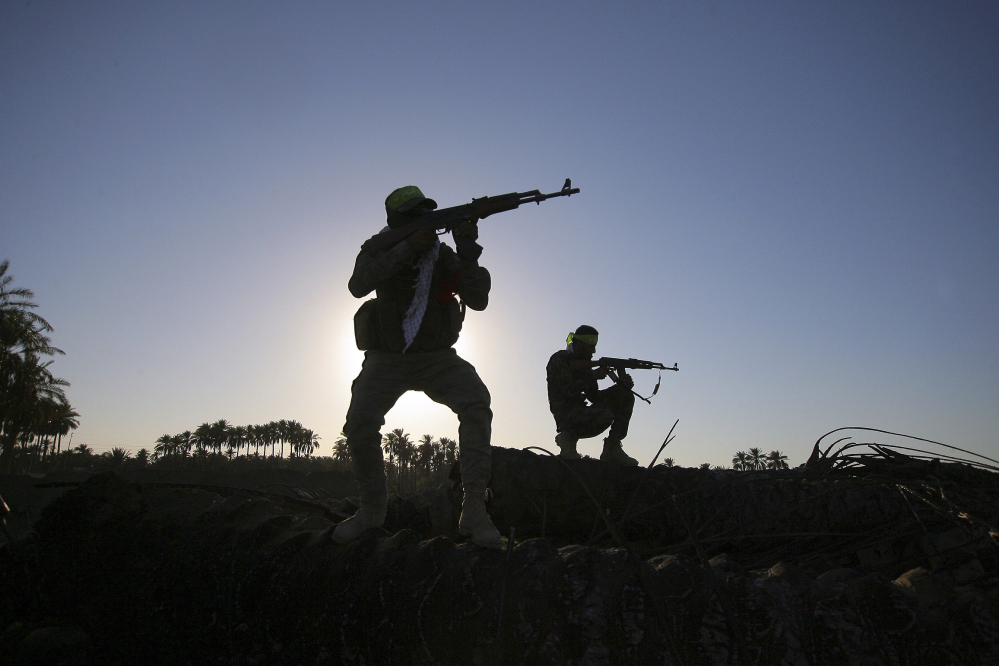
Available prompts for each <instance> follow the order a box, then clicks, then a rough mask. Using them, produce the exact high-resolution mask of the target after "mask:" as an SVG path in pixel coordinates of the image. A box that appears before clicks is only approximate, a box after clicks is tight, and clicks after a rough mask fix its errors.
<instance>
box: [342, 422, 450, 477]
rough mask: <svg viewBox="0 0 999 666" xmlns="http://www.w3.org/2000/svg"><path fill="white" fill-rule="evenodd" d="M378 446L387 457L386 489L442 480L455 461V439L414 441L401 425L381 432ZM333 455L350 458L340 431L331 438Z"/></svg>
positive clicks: (344, 460)
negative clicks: (333, 439) (335, 436)
mask: <svg viewBox="0 0 999 666" xmlns="http://www.w3.org/2000/svg"><path fill="white" fill-rule="evenodd" d="M382 448H383V449H384V450H385V456H386V457H387V460H386V461H385V474H386V476H387V477H388V486H389V489H391V490H394V491H395V492H398V493H403V492H409V491H413V490H416V489H417V488H421V487H424V486H430V487H437V486H439V485H440V484H442V483H445V482H446V481H447V478H448V474H449V473H450V471H451V466H452V465H454V463H455V462H457V461H458V442H456V441H455V440H453V439H451V438H449V437H441V438H440V439H434V436H433V435H423V436H422V437H420V438H419V439H417V440H416V441H415V442H414V441H413V440H412V439H410V435H409V433H407V432H405V430H403V429H402V428H396V429H395V430H392V431H390V432H388V433H386V434H385V435H383V436H382ZM333 458H334V460H339V461H343V462H347V461H349V460H350V452H349V451H348V450H347V438H346V437H345V436H344V434H343V433H342V432H341V433H340V436H339V437H337V439H336V441H335V442H333Z"/></svg>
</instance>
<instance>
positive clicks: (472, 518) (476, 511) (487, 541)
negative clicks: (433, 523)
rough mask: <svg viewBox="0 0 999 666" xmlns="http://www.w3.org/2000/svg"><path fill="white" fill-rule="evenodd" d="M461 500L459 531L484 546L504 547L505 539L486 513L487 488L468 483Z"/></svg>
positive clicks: (499, 548) (473, 541)
mask: <svg viewBox="0 0 999 666" xmlns="http://www.w3.org/2000/svg"><path fill="white" fill-rule="evenodd" d="M464 490H465V496H464V498H463V499H462V501H461V518H459V519H458V533H459V534H461V535H462V536H470V537H472V543H474V544H475V545H476V546H481V547H482V548H491V549H493V550H502V549H503V539H502V538H501V537H500V533H499V530H497V529H496V527H495V526H494V525H493V521H492V519H490V518H489V514H488V513H486V489H485V487H484V486H480V485H472V486H470V485H466V486H465V488H464Z"/></svg>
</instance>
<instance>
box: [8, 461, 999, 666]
mask: <svg viewBox="0 0 999 666" xmlns="http://www.w3.org/2000/svg"><path fill="white" fill-rule="evenodd" d="M84 476H85V475H81V476H80V478H69V477H65V476H64V477H62V478H61V479H60V478H58V477H57V478H45V479H33V478H31V477H17V478H8V479H4V480H0V494H3V496H4V497H5V498H7V500H8V503H10V504H11V505H12V506H11V508H12V514H11V516H10V531H11V532H12V534H13V536H14V537H15V540H16V543H14V544H12V545H11V544H8V543H6V539H5V538H3V537H0V542H3V543H4V545H3V546H2V547H0V631H2V633H0V664H15V663H16V664H31V663H39V664H41V663H46V664H48V663H53V664H57V663H62V664H91V663H93V664H97V663H100V664H115V663H121V664H125V663H128V664H137V663H158V664H207V663H220V664H225V663H239V664H242V663H256V664H313V663H316V664H341V663H350V664H620V663H628V664H991V663H999V542H997V539H999V532H997V530H996V527H995V526H996V525H999V475H997V474H995V473H993V472H990V471H985V470H981V469H976V468H973V467H971V466H969V465H966V464H958V463H941V462H939V461H922V460H915V459H912V458H906V457H904V456H901V455H899V454H897V453H893V452H892V451H890V450H887V449H881V452H880V453H879V454H877V455H871V456H866V457H863V456H862V457H853V458H848V457H842V458H836V457H834V456H832V457H831V456H829V455H823V453H822V452H821V451H819V450H817V451H816V454H815V455H814V456H813V458H812V459H811V460H810V461H809V463H808V464H807V465H804V466H802V467H799V468H796V469H792V470H778V471H767V472H734V471H731V470H701V469H689V468H666V467H663V466H658V467H655V468H652V469H650V470H647V469H645V468H619V467H612V466H608V465H605V464H603V463H600V462H598V461H595V460H589V459H584V460H581V461H574V462H570V463H563V462H562V461H560V460H557V459H554V458H550V457H547V456H543V455H540V456H539V455H535V454H534V453H532V452H530V451H520V450H513V449H499V448H497V449H495V453H494V465H493V482H492V492H493V497H492V499H491V501H490V513H491V514H492V515H493V517H494V520H495V522H496V523H497V526H498V527H499V528H500V530H501V531H502V532H503V533H504V534H510V533H511V530H515V539H514V542H513V543H512V544H511V548H510V549H509V550H508V551H505V552H499V551H485V550H482V549H480V548H477V547H475V546H474V545H472V544H470V543H463V542H461V541H460V540H458V539H456V525H457V512H458V508H459V495H458V493H457V491H456V490H454V488H453V487H442V488H439V489H435V490H422V491H421V492H419V493H413V494H410V495H407V496H406V497H393V498H392V501H391V503H390V511H389V519H388V521H387V523H386V526H385V529H384V530H373V531H371V532H369V533H368V534H366V535H365V536H364V537H362V538H361V539H360V540H358V541H357V542H355V543H352V544H349V545H346V546H340V545H336V544H334V543H333V542H332V541H331V539H330V533H331V531H332V528H333V526H334V525H335V523H336V522H337V521H338V520H340V518H341V517H342V516H343V515H349V513H350V512H351V511H352V510H353V504H352V500H351V499H350V498H349V497H350V495H351V494H352V491H353V486H352V481H351V479H350V478H349V477H344V476H342V475H336V474H330V473H326V474H313V475H304V474H297V475H296V474H293V473H284V476H283V477H281V478H278V477H276V476H274V475H273V474H272V475H270V476H268V475H261V476H260V478H252V477H251V476H247V475H243V476H241V477H240V478H218V477H215V478H213V477H211V476H204V475H202V476H192V475H190V474H189V475H187V476H183V477H181V476H178V475H176V474H175V475H172V476H171V475H167V476H163V475H160V476H156V477H153V476H149V475H147V476H146V477H140V476H136V475H135V474H133V475H132V477H131V478H124V477H122V476H118V475H115V474H112V473H105V474H100V475H96V476H92V477H89V478H83V477H84ZM53 484H58V485H53ZM43 505H44V506H45V508H44V510H41V512H40V515H39V513H38V511H39V508H40V507H41V506H43ZM32 507H34V511H35V514H34V515H26V513H25V512H26V511H27V512H28V514H30V512H31V510H32V509H31V508H32ZM29 528H30V529H29Z"/></svg>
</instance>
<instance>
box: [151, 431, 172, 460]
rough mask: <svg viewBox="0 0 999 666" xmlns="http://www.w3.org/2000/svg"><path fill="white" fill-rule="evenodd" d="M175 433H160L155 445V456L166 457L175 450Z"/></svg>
mask: <svg viewBox="0 0 999 666" xmlns="http://www.w3.org/2000/svg"><path fill="white" fill-rule="evenodd" d="M173 442H174V440H173V435H160V436H159V437H157V438H156V442H155V445H154V446H153V456H154V457H157V458H165V457H166V456H168V455H170V454H171V453H173V451H174V443H173Z"/></svg>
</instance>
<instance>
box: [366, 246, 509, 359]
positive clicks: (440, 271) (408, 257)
mask: <svg viewBox="0 0 999 666" xmlns="http://www.w3.org/2000/svg"><path fill="white" fill-rule="evenodd" d="M418 259H419V254H418V253H417V252H415V251H414V250H413V248H412V246H411V245H410V244H409V242H407V241H402V242H401V243H397V244H396V245H395V246H394V247H392V248H390V249H388V250H386V251H384V252H381V253H379V254H377V255H372V254H371V253H370V252H368V251H367V250H366V249H365V248H364V247H363V246H362V248H361V251H360V253H358V255H357V259H356V261H355V262H354V273H353V274H352V275H351V276H350V281H349V282H348V283H347V288H348V289H350V293H351V294H353V295H354V296H355V297H356V298H363V297H364V296H367V295H368V294H370V293H371V292H372V291H374V292H375V295H376V298H375V299H374V302H370V301H369V302H368V303H365V304H364V305H362V309H361V310H358V316H361V315H362V311H364V310H365V309H366V308H367V310H368V312H367V313H366V314H367V315H370V316H371V317H372V318H373V320H374V322H375V324H374V325H373V327H372V328H373V329H374V330H376V331H377V333H376V335H374V338H375V339H374V340H372V341H371V343H370V344H369V345H367V346H366V348H367V349H379V350H384V351H394V352H401V351H402V348H403V346H404V344H405V343H404V342H403V333H402V321H403V319H405V317H406V311H407V310H408V309H409V306H410V304H411V303H412V302H413V295H414V293H415V283H416V278H417V276H418V275H419V270H418V269H417V267H416V262H417V260H418ZM490 284H491V282H490V277H489V271H487V270H486V269H485V268H483V267H482V266H479V264H478V262H477V261H474V260H470V259H467V258H464V257H459V256H458V254H457V253H456V252H455V251H454V250H452V249H451V248H450V247H448V246H447V245H445V244H444V243H441V246H440V254H439V256H438V258H437V263H436V264H434V273H433V278H432V279H431V282H430V296H429V299H428V300H427V310H426V313H425V314H424V315H423V321H422V322H421V324H420V330H419V331H418V332H417V334H416V337H415V338H414V339H413V344H412V345H411V346H410V347H409V349H408V350H407V353H418V352H428V351H440V350H443V349H448V348H449V347H451V345H453V344H454V343H455V342H457V340H458V334H459V332H460V331H461V325H462V322H463V320H464V318H465V306H467V307H469V308H471V309H473V310H484V309H485V308H486V305H488V303H489V287H490ZM456 295H457V296H458V297H459V298H460V299H461V304H460V305H459V302H458V300H457V299H456V298H455V296H456ZM369 304H370V305H369ZM355 320H356V317H355ZM355 324H356V321H355ZM356 330H357V327H356V325H355V331H356ZM358 346H359V347H360V346H361V344H360V341H358ZM362 348H364V347H362Z"/></svg>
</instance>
